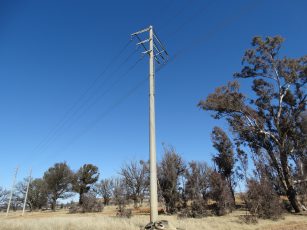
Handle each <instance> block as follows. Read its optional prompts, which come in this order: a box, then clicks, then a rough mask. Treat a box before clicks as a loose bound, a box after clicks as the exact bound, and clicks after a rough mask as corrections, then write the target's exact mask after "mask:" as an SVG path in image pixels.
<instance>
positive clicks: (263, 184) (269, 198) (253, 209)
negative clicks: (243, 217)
mask: <svg viewBox="0 0 307 230" xmlns="http://www.w3.org/2000/svg"><path fill="white" fill-rule="evenodd" d="M247 187H248V191H247V193H246V195H245V197H244V200H245V203H246V207H247V209H248V211H249V212H250V214H251V215H252V216H255V217H257V218H262V219H272V220H276V219H279V218H280V217H281V216H282V208H281V204H280V199H279V196H278V195H277V194H276V193H275V191H274V189H273V187H272V185H271V184H270V183H269V181H267V180H266V179H261V180H260V181H257V180H255V179H252V180H249V181H248V184H247Z"/></svg>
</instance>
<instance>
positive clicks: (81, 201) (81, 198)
mask: <svg viewBox="0 0 307 230" xmlns="http://www.w3.org/2000/svg"><path fill="white" fill-rule="evenodd" d="M79 195H80V196H79V205H82V204H83V193H82V192H80V194H79Z"/></svg>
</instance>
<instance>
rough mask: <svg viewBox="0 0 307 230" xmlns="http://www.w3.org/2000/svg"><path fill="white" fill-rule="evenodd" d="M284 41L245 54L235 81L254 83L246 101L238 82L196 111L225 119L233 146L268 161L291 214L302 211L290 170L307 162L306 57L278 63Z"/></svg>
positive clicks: (263, 42) (257, 44)
mask: <svg viewBox="0 0 307 230" xmlns="http://www.w3.org/2000/svg"><path fill="white" fill-rule="evenodd" d="M282 43H283V38H281V37H279V36H276V37H267V38H265V39H262V38H261V37H255V38H254V39H253V41H252V48H251V49H248V50H247V51H246V52H245V55H244V57H243V61H242V64H243V65H244V66H243V68H242V70H241V71H240V72H238V73H235V74H234V76H235V78H237V79H249V80H252V81H248V82H252V83H251V89H252V91H251V92H249V97H248V96H246V95H245V94H243V93H242V92H241V91H240V85H239V83H238V81H237V80H235V81H233V82H229V83H228V84H227V85H225V86H221V87H218V88H217V89H216V90H215V92H214V93H212V94H210V95H209V96H208V97H207V98H206V99H205V100H201V101H200V102H199V104H198V106H199V107H201V108H203V109H204V110H207V111H213V112H214V115H213V116H214V118H216V119H221V118H225V119H226V120H227V121H228V124H229V125H230V127H231V129H232V131H233V133H234V134H235V135H236V138H237V140H238V141H239V142H240V143H241V144H243V145H246V146H247V147H249V149H250V152H251V153H252V154H255V155H257V154H260V153H264V154H265V155H266V156H267V158H268V159H269V162H270V164H269V165H267V167H272V169H273V170H274V171H275V174H276V177H277V178H278V180H279V181H280V184H281V186H282V189H283V190H284V191H285V194H286V195H287V197H288V199H289V201H290V203H291V205H292V207H293V209H294V210H295V212H300V205H299V202H298V199H297V193H296V190H295V187H294V183H293V165H295V164H296V162H297V159H300V158H303V157H304V156H306V142H307V140H306V135H302V134H303V130H302V127H303V125H302V122H303V119H302V118H301V115H302V114H303V113H304V111H305V107H306V90H305V87H306V82H307V56H303V57H299V58H288V57H283V58H280V55H279V51H280V48H281V46H282Z"/></svg>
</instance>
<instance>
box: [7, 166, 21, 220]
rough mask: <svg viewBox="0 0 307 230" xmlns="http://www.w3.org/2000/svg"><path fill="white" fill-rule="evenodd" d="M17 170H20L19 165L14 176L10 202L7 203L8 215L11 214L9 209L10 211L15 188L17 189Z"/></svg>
mask: <svg viewBox="0 0 307 230" xmlns="http://www.w3.org/2000/svg"><path fill="white" fill-rule="evenodd" d="M17 172H18V166H17V167H16V170H15V173H14V177H13V184H12V189H11V193H10V199H9V203H8V205H7V210H6V216H7V215H8V214H9V211H10V206H11V201H12V196H13V192H14V189H15V182H16V177H17Z"/></svg>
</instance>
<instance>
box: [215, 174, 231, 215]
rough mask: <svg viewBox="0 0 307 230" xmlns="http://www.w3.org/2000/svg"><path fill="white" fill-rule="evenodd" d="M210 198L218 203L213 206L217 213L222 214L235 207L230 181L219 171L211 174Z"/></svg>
mask: <svg viewBox="0 0 307 230" xmlns="http://www.w3.org/2000/svg"><path fill="white" fill-rule="evenodd" d="M210 198H211V199H212V200H214V201H215V202H216V203H215V204H214V205H213V206H212V207H213V212H214V214H215V215H218V216H222V215H225V214H227V213H229V212H231V211H232V210H233V208H234V203H233V198H232V195H231V190H230V188H229V186H228V183H227V182H226V180H225V179H223V177H222V176H221V174H219V173H217V172H213V173H212V174H211V175H210Z"/></svg>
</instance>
